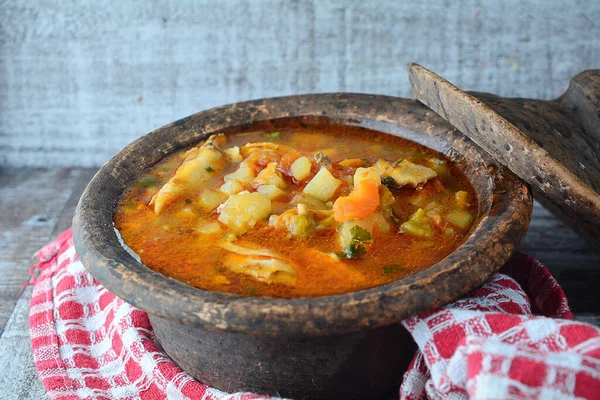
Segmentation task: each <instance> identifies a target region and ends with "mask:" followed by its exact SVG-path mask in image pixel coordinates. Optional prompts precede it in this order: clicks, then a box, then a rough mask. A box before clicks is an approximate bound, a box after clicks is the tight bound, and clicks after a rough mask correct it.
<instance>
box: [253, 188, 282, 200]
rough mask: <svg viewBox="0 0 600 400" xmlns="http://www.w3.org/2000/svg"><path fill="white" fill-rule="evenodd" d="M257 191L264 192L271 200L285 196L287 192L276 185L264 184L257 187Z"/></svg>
mask: <svg viewBox="0 0 600 400" xmlns="http://www.w3.org/2000/svg"><path fill="white" fill-rule="evenodd" d="M256 191H257V192H259V193H262V194H264V195H265V196H267V197H268V198H269V199H271V200H274V199H276V198H278V197H281V196H285V192H284V191H283V190H281V189H279V188H278V187H277V186H275V185H262V186H259V187H257V188H256Z"/></svg>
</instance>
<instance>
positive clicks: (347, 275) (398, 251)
mask: <svg viewBox="0 0 600 400" xmlns="http://www.w3.org/2000/svg"><path fill="white" fill-rule="evenodd" d="M476 215H477V197H476V195H475V192H474V190H473V188H472V187H471V185H470V184H469V182H468V181H467V180H466V178H465V177H464V176H463V175H462V174H461V172H460V171H459V170H458V168H457V167H456V166H455V165H453V162H452V161H451V160H449V159H448V158H446V157H445V156H443V155H442V154H440V153H437V152H435V151H433V150H430V149H427V148H424V147H422V146H420V145H417V144H415V143H413V142H410V141H407V140H405V139H402V138H398V137H395V136H391V135H386V134H383V133H379V132H375V131H371V130H367V129H364V128H358V127H350V126H329V127H328V128H326V129H321V128H317V127H310V126H309V127H297V128H288V129H283V130H278V131H259V132H246V133H236V134H233V135H224V134H216V135H212V136H211V137H210V138H208V139H207V140H206V141H204V142H202V143H200V144H199V145H198V146H196V147H193V148H190V149H187V150H185V151H181V152H178V153H175V154H173V155H171V156H169V157H167V158H165V159H163V160H162V161H160V162H159V163H158V164H156V165H155V166H154V167H152V168H150V169H148V170H146V171H144V172H143V173H142V174H141V175H139V176H138V177H137V178H136V179H135V181H134V182H133V183H132V184H131V185H130V186H129V188H128V189H127V190H126V191H125V192H124V194H123V195H122V196H121V198H120V199H119V201H118V203H117V206H116V210H115V214H114V222H115V227H116V228H117V229H118V230H119V232H120V234H121V236H122V239H123V241H124V243H125V244H126V245H127V246H128V247H129V248H131V249H132V250H133V251H134V252H135V253H137V254H138V255H139V257H140V258H141V260H142V262H143V263H144V264H145V265H146V266H148V267H149V268H151V269H152V270H154V271H156V272H159V273H161V274H163V275H165V276H169V277H172V278H174V279H178V280H180V281H183V282H186V283H188V284H190V285H193V286H195V287H198V288H201V289H205V290H210V291H220V292H229V293H234V294H238V295H243V296H266V297H280V298H294V297H317V296H327V295H335V294H341V293H348V292H353V291H357V290H362V289H367V288H371V287H374V286H378V285H382V284H386V283H389V282H391V281H394V280H397V279H400V278H403V277H405V276H408V275H410V274H412V273H414V272H415V271H417V270H419V269H422V268H426V267H428V266H430V265H432V264H434V263H436V262H438V261H439V260H441V259H442V258H444V257H445V256H447V255H448V254H449V253H451V252H452V251H453V250H454V249H455V248H456V247H457V246H458V245H460V243H461V242H462V241H463V240H464V239H465V237H466V236H467V234H468V232H469V230H470V228H471V225H472V223H473V221H474V219H475V217H476Z"/></svg>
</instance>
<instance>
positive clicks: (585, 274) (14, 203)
mask: <svg viewBox="0 0 600 400" xmlns="http://www.w3.org/2000/svg"><path fill="white" fill-rule="evenodd" d="M95 171H96V170H95V169H81V168H77V169H11V168H7V169H0V210H1V211H0V213H1V217H0V235H1V238H2V239H1V240H0V276H1V278H0V398H1V399H4V398H6V399H9V398H14V399H40V398H44V396H45V395H44V389H43V387H42V385H41V383H40V382H39V380H38V379H37V375H36V371H35V367H34V365H33V358H32V355H31V348H30V347H31V344H30V340H29V324H28V321H29V319H28V318H29V300H30V298H31V291H32V289H31V286H29V287H26V288H23V287H22V286H21V285H22V284H23V283H25V282H27V281H28V280H29V272H28V271H29V268H30V266H31V265H32V264H33V263H34V262H35V258H34V256H33V254H34V253H35V251H36V250H37V249H39V248H40V247H41V246H43V245H44V244H46V243H47V242H49V241H51V240H52V239H53V238H54V237H55V236H56V235H57V234H58V233H60V232H61V231H63V230H64V229H66V228H68V227H69V226H70V225H71V218H72V217H73V211H74V210H75V206H76V205H77V201H78V199H79V196H80V194H81V192H82V191H83V189H84V188H85V185H86V184H87V182H88V181H89V180H90V179H91V177H92V176H93V174H94V173H95ZM520 250H521V251H523V252H525V253H527V254H529V255H532V256H534V257H536V258H538V259H539V260H540V261H542V262H543V263H544V264H545V265H546V266H547V267H548V268H549V269H550V271H551V272H552V273H553V274H554V276H555V277H556V278H557V279H558V282H559V283H560V284H561V286H562V287H563V289H564V290H565V292H566V293H567V296H568V297H569V302H570V305H571V308H572V310H573V312H574V313H575V314H576V318H577V319H579V320H584V321H586V322H591V323H594V324H597V325H600V248H599V246H598V245H596V244H593V243H588V242H586V241H584V240H583V239H581V238H580V237H578V236H577V235H576V234H575V233H573V232H572V231H571V230H570V229H569V228H568V227H566V226H565V225H564V223H562V222H561V221H559V220H557V219H556V218H555V217H554V216H553V215H552V214H550V213H549V212H548V211H546V210H545V209H544V208H542V207H541V206H540V205H539V204H538V203H536V204H535V207H534V211H533V221H532V223H531V227H530V229H529V232H528V233H527V236H526V237H525V240H524V242H523V244H522V245H521V247H520Z"/></svg>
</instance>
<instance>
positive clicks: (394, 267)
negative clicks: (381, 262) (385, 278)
mask: <svg viewBox="0 0 600 400" xmlns="http://www.w3.org/2000/svg"><path fill="white" fill-rule="evenodd" d="M406 270H407V268H406V267H403V266H402V265H398V264H390V265H386V266H385V267H383V273H384V274H385V275H391V274H395V273H396V272H400V271H406Z"/></svg>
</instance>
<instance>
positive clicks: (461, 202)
mask: <svg viewBox="0 0 600 400" xmlns="http://www.w3.org/2000/svg"><path fill="white" fill-rule="evenodd" d="M454 200H455V201H456V205H457V206H459V207H461V208H464V207H466V206H468V205H469V204H468V201H469V194H468V193H467V192H465V191H464V190H459V191H458V192H456V193H454Z"/></svg>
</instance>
